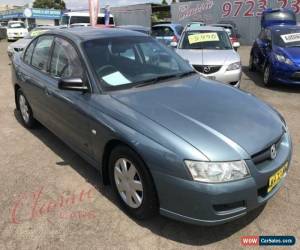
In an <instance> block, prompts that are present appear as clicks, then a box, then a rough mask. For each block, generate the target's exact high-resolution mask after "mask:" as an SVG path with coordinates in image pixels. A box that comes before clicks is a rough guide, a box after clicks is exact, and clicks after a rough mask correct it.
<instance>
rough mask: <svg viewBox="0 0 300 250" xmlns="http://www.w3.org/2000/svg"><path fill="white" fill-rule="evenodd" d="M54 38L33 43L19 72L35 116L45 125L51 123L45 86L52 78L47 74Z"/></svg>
mask: <svg viewBox="0 0 300 250" xmlns="http://www.w3.org/2000/svg"><path fill="white" fill-rule="evenodd" d="M53 39H54V38H53V36H50V35H44V36H41V37H39V38H38V39H37V40H35V41H34V42H32V43H31V44H30V45H29V47H28V49H27V50H26V52H25V55H24V58H23V61H24V64H23V67H22V68H21V69H20V70H19V74H20V75H19V77H20V79H22V82H23V86H22V90H23V91H24V93H25V95H26V97H27V99H28V101H29V103H30V105H31V107H32V109H33V113H34V116H35V117H36V118H37V119H38V120H39V121H41V122H42V123H44V124H45V125H47V124H48V121H49V105H48V103H47V101H46V99H45V98H44V97H45V86H46V85H47V82H48V81H49V79H50V77H49V75H48V73H47V68H48V61H49V55H50V51H51V48H52V43H53Z"/></svg>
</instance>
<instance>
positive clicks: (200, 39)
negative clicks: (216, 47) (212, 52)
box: [188, 32, 220, 44]
mask: <svg viewBox="0 0 300 250" xmlns="http://www.w3.org/2000/svg"><path fill="white" fill-rule="evenodd" d="M188 39H189V43H190V44H194V43H204V42H218V41H220V39H219V36H218V33H216V32H210V33H199V34H194V35H189V36H188Z"/></svg>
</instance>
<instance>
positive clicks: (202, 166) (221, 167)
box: [185, 161, 250, 183]
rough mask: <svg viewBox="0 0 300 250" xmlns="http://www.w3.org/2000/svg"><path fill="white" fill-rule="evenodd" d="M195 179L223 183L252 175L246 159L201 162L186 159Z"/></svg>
mask: <svg viewBox="0 0 300 250" xmlns="http://www.w3.org/2000/svg"><path fill="white" fill-rule="evenodd" d="M185 164H186V166H187V168H188V169H189V171H190V173H191V175H192V177H193V179H194V180H195V181H200V182H207V183H221V182H229V181H234V180H240V179H244V178H246V177H248V176H250V172H249V169H248V167H247V165H246V162H245V161H233V162H200V161H185Z"/></svg>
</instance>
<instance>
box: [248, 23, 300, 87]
mask: <svg viewBox="0 0 300 250" xmlns="http://www.w3.org/2000/svg"><path fill="white" fill-rule="evenodd" d="M249 69H250V71H255V70H261V71H263V75H264V77H263V83H264V85H266V86H269V85H271V84H272V83H275V82H276V83H281V84H299V85H300V27H298V26H296V25H280V26H277V25H275V26H271V27H268V28H266V29H263V30H262V31H261V33H260V35H259V37H258V38H257V39H256V41H255V42H254V45H253V47H252V49H251V55H250V61H249Z"/></svg>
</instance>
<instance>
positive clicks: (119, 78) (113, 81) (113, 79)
mask: <svg viewBox="0 0 300 250" xmlns="http://www.w3.org/2000/svg"><path fill="white" fill-rule="evenodd" d="M102 79H103V80H104V81H105V82H106V83H107V84H109V85H111V86H119V85H124V84H129V83H131V81H129V80H128V79H127V78H126V77H125V76H123V75H122V73H121V72H120V71H117V72H114V73H112V74H109V75H106V76H103V77H102Z"/></svg>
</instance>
